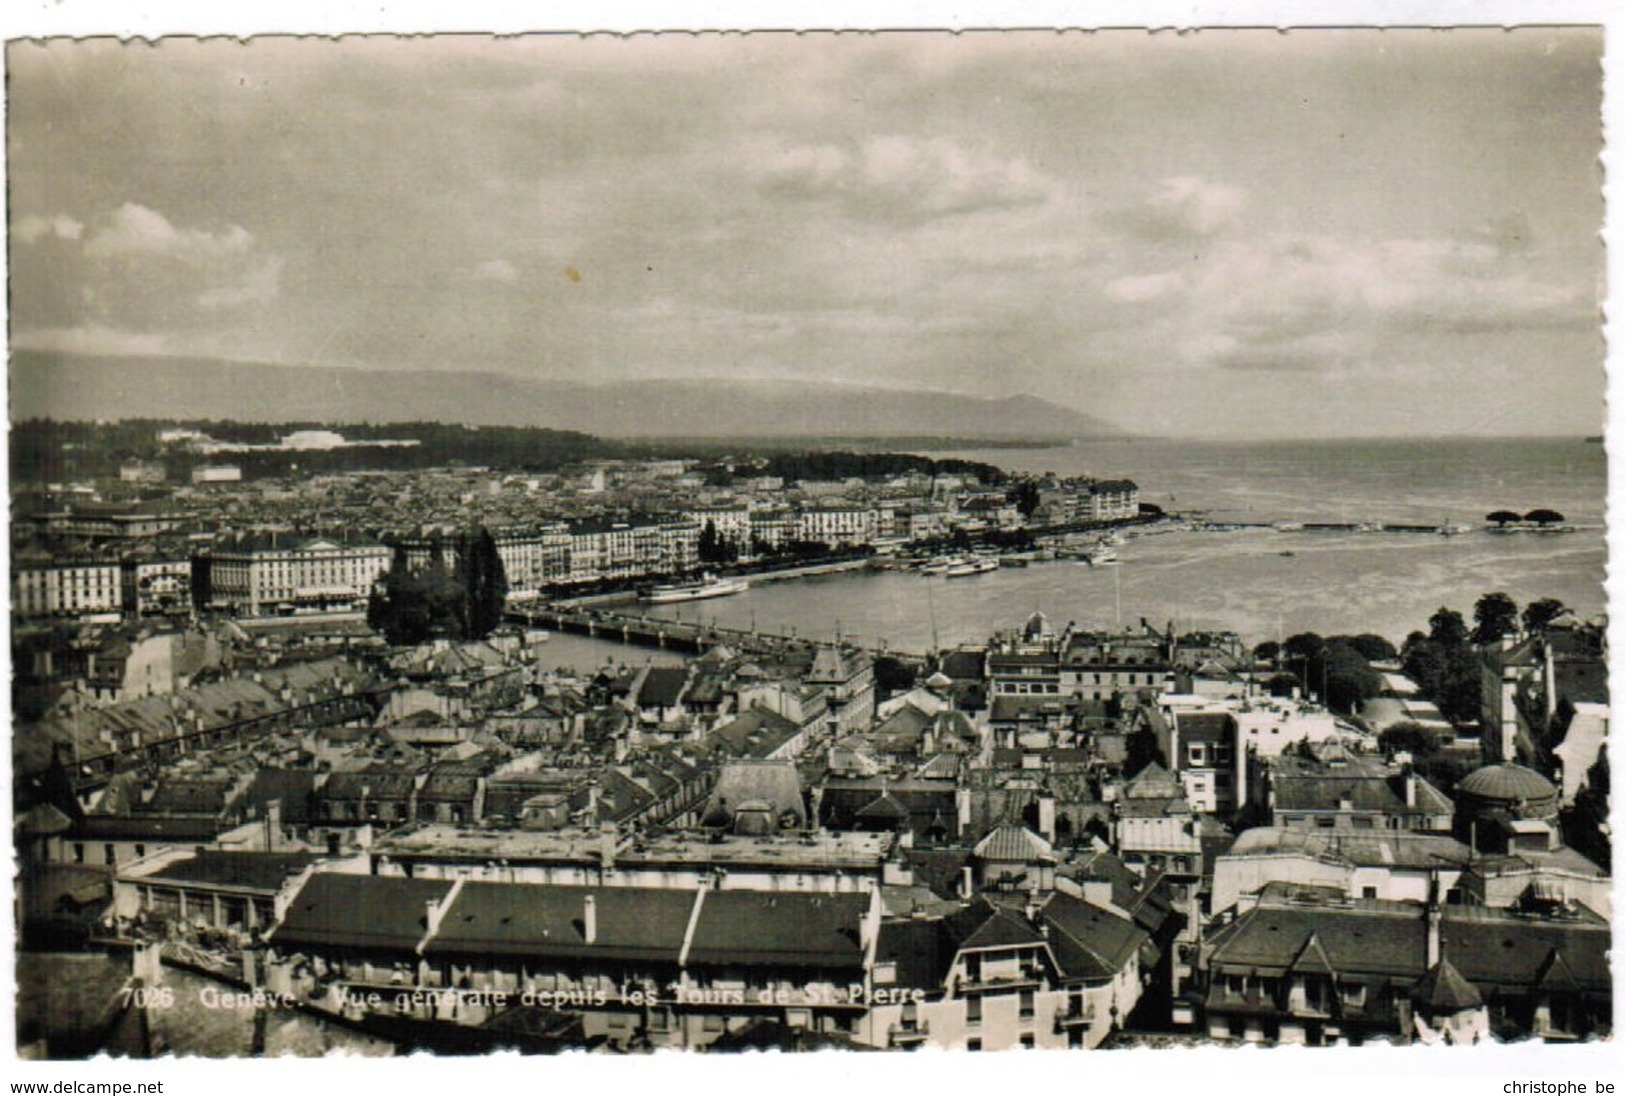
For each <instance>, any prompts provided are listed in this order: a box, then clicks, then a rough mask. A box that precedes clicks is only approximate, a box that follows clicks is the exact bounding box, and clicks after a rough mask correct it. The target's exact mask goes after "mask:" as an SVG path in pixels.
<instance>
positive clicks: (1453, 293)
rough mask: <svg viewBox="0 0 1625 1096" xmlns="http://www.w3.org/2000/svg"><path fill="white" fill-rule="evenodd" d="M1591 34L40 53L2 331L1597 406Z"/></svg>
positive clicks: (717, 372)
mask: <svg viewBox="0 0 1625 1096" xmlns="http://www.w3.org/2000/svg"><path fill="white" fill-rule="evenodd" d="M1601 43H1602V32H1601V30H1600V29H1598V28H1578V27H1566V28H1551V27H1544V28H1523V29H1519V30H1516V31H1513V32H1510V33H1507V32H1502V31H1498V30H1497V31H1488V30H1485V31H1465V30H1457V31H1452V32H1449V33H1441V32H1437V31H1394V30H1388V31H1375V30H1348V31H1324V30H1307V31H1293V32H1290V33H1285V34H1282V33H1278V32H1275V31H1230V30H1209V31H1202V32H1194V33H1172V32H1167V33H1158V34H1147V33H1144V32H1139V31H1117V32H1099V33H1094V34H1082V33H1072V34H1064V35H1057V34H1054V33H1040V32H1031V33H1021V34H995V33H985V34H965V35H946V34H933V33H902V32H892V33H884V34H878V35H839V36H836V35H810V36H790V35H779V34H771V35H751V36H742V35H731V36H700V37H692V36H682V37H671V36H662V37H641V38H632V39H619V38H585V39H578V38H574V37H535V36H532V37H525V38H519V39H493V38H486V37H479V36H441V37H430V38H419V39H389V38H364V39H354V38H351V39H346V40H343V41H339V42H334V41H330V40H294V39H278V38H258V39H255V40H253V41H252V42H251V43H249V44H246V45H245V44H242V43H238V42H227V41H206V42H198V41H196V40H176V39H170V40H164V41H162V42H160V43H159V44H156V45H152V44H130V45H120V44H117V43H114V42H110V41H105V40H103V41H90V42H83V41H81V42H68V41H63V40H57V41H52V42H47V43H44V44H37V43H28V42H15V43H12V44H11V45H10V46H9V48H8V56H7V60H8V68H9V70H10V77H11V96H10V99H11V102H10V122H11V124H10V127H9V128H10V137H9V150H8V151H9V161H10V164H9V166H10V184H11V223H10V230H11V236H12V242H11V264H12V301H11V309H12V317H11V321H12V344H13V347H14V348H17V349H45V350H56V351H62V352H67V353H84V354H113V355H146V356H156V357H167V356H177V357H181V356H195V357H205V358H209V357H214V358H223V359H231V360H239V361H267V362H282V363H289V364H313V365H322V366H329V367H334V366H338V367H356V368H374V369H377V368H390V369H424V370H428V369H441V370H452V371H462V370H467V371H481V372H495V373H502V374H508V375H512V376H515V377H522V378H534V379H539V380H557V379H567V378H569V379H591V380H601V381H606V382H613V381H619V380H626V379H643V378H665V379H682V378H694V377H708V378H723V379H727V378H746V379H751V380H786V379H803V380H804V379H808V378H814V377H816V378H818V379H820V380H823V381H827V382H830V383H836V384H841V385H847V386H850V385H854V384H872V385H876V386H880V387H888V388H903V389H919V390H942V391H950V392H960V393H966V394H972V395H994V396H1004V395H1010V394H1014V393H1017V392H1026V393H1031V394H1033V395H1035V396H1038V397H1041V398H1043V399H1047V400H1051V401H1053V402H1055V403H1059V404H1062V405H1064V406H1068V407H1072V408H1076V409H1077V410H1079V411H1082V412H1085V413H1087V414H1091V415H1095V416H1098V417H1099V418H1101V419H1103V420H1106V421H1107V422H1109V423H1112V424H1113V425H1115V426H1118V427H1121V428H1125V429H1129V430H1132V431H1135V432H1139V433H1145V434H1186V435H1191V436H1197V435H1200V436H1219V437H1238V438H1240V437H1261V436H1277V435H1282V434H1286V433H1290V434H1294V435H1297V436H1302V435H1305V434H1315V433H1324V434H1328V435H1334V436H1336V435H1347V436H1354V435H1372V434H1401V433H1403V434H1418V433H1426V434H1446V435H1448V434H1548V435H1551V434H1563V433H1569V434H1592V433H1596V432H1598V431H1600V429H1601V425H1602V416H1601V414H1600V409H1601V408H1602V396H1603V394H1604V383H1603V372H1602V356H1603V345H1602V340H1601V331H1600V318H1599V293H1600V289H1599V286H1600V284H1601V281H1602V272H1603V261H1604V255H1603V249H1602V245H1601V242H1600V237H1599V232H1600V229H1601V222H1602V196H1601V189H1600V187H1601V169H1600V165H1599V163H1598V159H1597V157H1598V155H1599V153H1600V151H1601V131H1600V123H1599V119H1600V96H1601V83H1602V79H1601V67H1600V49H1601ZM1486 73H1495V74H1496V75H1497V77H1498V78H1496V79H1486V78H1485V75H1486ZM1535 363H1538V367H1539V369H1540V370H1541V377H1542V381H1543V383H1542V384H1541V385H1540V386H1538V387H1534V388H1532V387H1531V386H1527V385H1524V384H1522V383H1520V382H1521V381H1522V380H1523V378H1524V377H1526V376H1527V375H1528V374H1529V371H1530V370H1531V369H1532V368H1535ZM1469 381H1470V382H1471V383H1467V382H1469ZM1513 392H1516V396H1515V398H1513V397H1511V396H1510V393H1513ZM812 425H813V426H815V427H816V426H817V425H818V424H812ZM1289 427H1290V429H1288V428H1289Z"/></svg>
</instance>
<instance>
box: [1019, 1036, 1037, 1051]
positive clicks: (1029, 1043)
mask: <svg viewBox="0 0 1625 1096" xmlns="http://www.w3.org/2000/svg"><path fill="white" fill-rule="evenodd" d="M1037 1045H1038V1044H1037V1043H1036V1042H1035V1041H1034V1039H1033V1033H1032V1032H1030V1031H1029V1032H1028V1033H1027V1034H1025V1035H1023V1036H1022V1037H1021V1049H1023V1050H1031V1049H1033V1047H1035V1046H1037Z"/></svg>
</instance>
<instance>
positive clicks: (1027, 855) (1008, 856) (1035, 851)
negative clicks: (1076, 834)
mask: <svg viewBox="0 0 1625 1096" xmlns="http://www.w3.org/2000/svg"><path fill="white" fill-rule="evenodd" d="M975 851H976V855H977V856H978V857H980V858H981V859H983V860H1014V861H1019V862H1022V863H1036V862H1038V861H1043V860H1047V861H1050V862H1052V863H1053V862H1054V860H1055V849H1054V848H1053V847H1052V846H1051V845H1050V843H1049V842H1048V841H1045V840H1044V839H1043V838H1042V837H1039V836H1038V835H1037V834H1036V833H1033V832H1032V831H1031V830H1029V829H1027V828H1026V827H1024V826H1017V825H1013V824H1007V825H1003V826H999V827H997V828H995V829H994V830H992V831H991V832H989V833H988V834H987V836H985V837H983V838H982V839H981V840H980V841H978V842H977V843H976V850H975Z"/></svg>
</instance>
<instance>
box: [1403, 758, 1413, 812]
mask: <svg viewBox="0 0 1625 1096" xmlns="http://www.w3.org/2000/svg"><path fill="white" fill-rule="evenodd" d="M1405 806H1407V807H1414V806H1416V772H1415V770H1414V769H1412V768H1411V767H1410V766H1409V765H1406V766H1405Z"/></svg>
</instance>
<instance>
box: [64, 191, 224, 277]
mask: <svg viewBox="0 0 1625 1096" xmlns="http://www.w3.org/2000/svg"><path fill="white" fill-rule="evenodd" d="M253 242H254V237H253V236H252V235H251V234H250V233H249V232H248V230H247V229H245V228H243V227H241V226H240V225H231V226H230V227H229V228H227V229H225V230H224V231H222V232H218V233H214V232H206V231H204V230H202V229H196V228H186V229H182V228H176V227H175V226H174V225H173V224H171V223H170V222H169V218H167V217H165V216H164V215H163V214H162V213H159V212H157V211H156V210H152V209H148V208H147V207H146V206H143V205H137V204H136V203H134V202H125V203H124V204H123V205H122V206H120V207H119V208H118V210H117V211H116V212H115V213H114V214H113V216H112V217H111V218H110V219H109V220H108V222H107V223H105V224H103V225H100V226H98V227H97V228H96V230H95V231H94V232H92V233H91V236H90V239H89V240H88V241H87V242H86V243H85V254H86V255H88V256H90V257H91V258H93V259H112V258H125V257H130V256H159V257H165V258H174V259H179V260H180V261H182V262H185V263H190V264H194V265H197V264H202V263H207V262H214V261H218V260H221V259H225V258H230V257H232V256H236V255H241V254H243V253H244V252H246V251H247V250H248V249H249V248H250V247H251V246H252V245H253Z"/></svg>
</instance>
